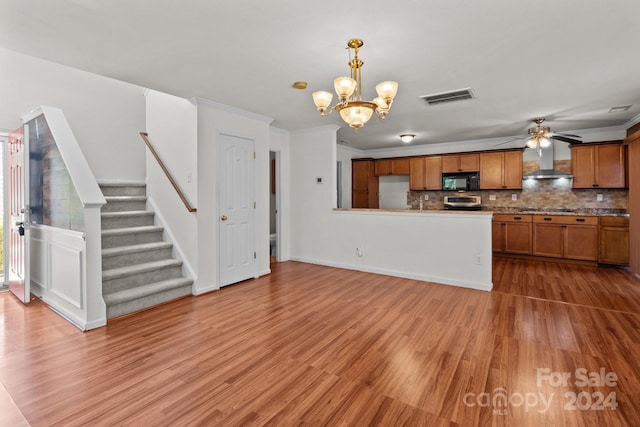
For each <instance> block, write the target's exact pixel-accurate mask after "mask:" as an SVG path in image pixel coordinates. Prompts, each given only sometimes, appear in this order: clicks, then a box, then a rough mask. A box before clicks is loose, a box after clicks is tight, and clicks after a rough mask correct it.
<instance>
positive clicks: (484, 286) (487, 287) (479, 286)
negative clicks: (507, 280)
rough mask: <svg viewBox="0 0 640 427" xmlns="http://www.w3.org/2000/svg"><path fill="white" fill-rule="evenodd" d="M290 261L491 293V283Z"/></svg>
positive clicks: (330, 263) (301, 260)
mask: <svg viewBox="0 0 640 427" xmlns="http://www.w3.org/2000/svg"><path fill="white" fill-rule="evenodd" d="M291 261H299V262H305V263H307V264H317V265H324V266H327V267H335V268H344V269H346V270H356V271H363V272H365V273H374V274H382V275H385V276H393V277H402V278H403V279H412V280H420V281H423V282H431V283H439V284H442V285H450V286H458V287H461V288H468V289H476V290H479V291H487V292H488V291H491V290H492V289H493V283H479V282H466V281H462V280H456V279H451V278H447V277H436V276H429V275H425V274H418V273H407V272H404V271H397V270H388V269H384V268H377V267H370V266H363V265H352V264H345V263H339V262H333V261H326V260H319V259H313V258H305V257H295V256H292V257H291Z"/></svg>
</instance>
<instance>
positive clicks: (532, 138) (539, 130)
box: [496, 117, 582, 149]
mask: <svg viewBox="0 0 640 427" xmlns="http://www.w3.org/2000/svg"><path fill="white" fill-rule="evenodd" d="M544 120H545V119H544V117H536V118H535V119H533V122H534V123H535V124H536V125H535V126H534V127H532V128H529V130H528V131H527V135H522V136H514V137H511V138H510V139H509V140H507V141H505V142H501V143H500V144H496V147H497V146H499V145H504V144H508V143H509V142H511V141H515V140H519V139H523V138H527V142H526V147H527V148H535V149H540V148H547V147H549V146H551V140H552V139H555V140H558V141H562V142H566V143H569V144H582V141H581V140H580V139H578V138H582V137H581V136H580V135H572V134H570V133H558V132H551V128H550V127H549V126H542V123H543V122H544Z"/></svg>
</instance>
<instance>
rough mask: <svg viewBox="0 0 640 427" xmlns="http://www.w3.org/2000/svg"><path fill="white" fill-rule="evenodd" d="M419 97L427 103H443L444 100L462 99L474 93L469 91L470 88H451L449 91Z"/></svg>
mask: <svg viewBox="0 0 640 427" xmlns="http://www.w3.org/2000/svg"><path fill="white" fill-rule="evenodd" d="M420 98H422V99H424V102H426V103H427V104H428V105H437V104H443V103H445V102H453V101H463V100H465V99H472V98H475V95H474V94H473V92H472V91H471V88H466V89H458V90H452V91H449V92H441V93H434V94H432V95H423V96H421V97H420Z"/></svg>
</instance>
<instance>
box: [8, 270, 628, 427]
mask: <svg viewBox="0 0 640 427" xmlns="http://www.w3.org/2000/svg"><path fill="white" fill-rule="evenodd" d="M272 269H273V270H272V274H270V275H268V276H265V277H262V278H260V279H257V280H250V281H246V282H242V283H239V284H236V285H233V286H229V287H226V288H224V289H223V290H220V291H217V292H212V293H209V294H205V295H202V296H199V297H191V298H185V299H181V300H178V301H175V302H172V303H169V304H166V305H163V306H160V307H157V308H154V309H152V310H147V311H144V312H141V313H137V314H136V315H133V316H127V317H123V318H121V319H117V320H114V321H112V322H110V323H109V325H108V326H107V327H105V328H101V329H98V330H94V331H89V332H86V333H82V332H80V331H78V330H77V329H75V328H74V327H73V326H71V325H69V324H68V323H67V322H66V321H64V320H63V319H61V318H60V317H59V316H57V315H56V314H55V313H53V312H51V311H50V310H49V309H48V308H47V307H46V306H45V305H44V304H42V303H41V302H40V301H37V300H36V301H34V302H33V303H32V304H31V305H30V306H28V307H25V306H22V305H21V304H19V303H18V302H17V300H16V299H15V298H13V297H12V296H11V295H9V294H7V293H3V294H0V308H2V310H3V311H2V317H1V319H2V320H0V330H1V332H2V334H1V335H0V382H1V384H0V385H1V386H2V387H4V388H5V389H6V392H7V393H8V395H9V396H10V397H11V398H12V399H13V401H15V405H16V407H17V408H18V409H19V411H20V412H21V413H22V414H24V417H25V419H26V420H27V421H28V422H29V423H30V424H31V425H33V426H52V425H61V426H62V425H64V426H81V425H132V426H133V425H159V426H162V425H171V426H175V425H221V426H227V425H274V426H275V425H278V426H283V425H284V426H289V425H301V426H318V425H384V426H387V425H412V426H413V425H425V426H433V425H442V426H444V425H460V426H476V425H482V426H485V425H487V426H512V425H518V426H539V425H585V426H586V425H597V426H603V425H621V426H625V425H629V426H633V425H640V402H638V399H637V397H638V396H640V363H638V362H639V357H640V356H639V355H640V302H639V300H638V299H637V297H638V296H640V293H639V291H638V289H640V280H638V279H637V278H636V277H635V276H633V275H631V274H630V273H628V272H626V271H625V270H622V269H608V268H606V269H605V268H602V269H598V268H594V267H590V266H574V265H568V264H559V263H548V262H540V261H532V260H511V259H507V258H497V259H496V260H495V266H494V287H495V291H494V292H482V291H475V290H470V289H463V288H457V287H452V286H444V285H438V284H431V283H426V282H420V281H414V280H408V279H399V278H392V277H388V276H381V275H375V274H370V273H362V272H356V271H347V270H340V269H334V268H328V267H321V266H316V265H310V264H302V263H296V262H286V263H280V264H274V265H272ZM601 368H604V369H605V370H606V371H607V372H614V373H615V374H616V375H617V376H618V379H617V381H616V385H615V386H611V387H610V386H578V385H576V384H575V380H576V379H575V378H573V379H572V381H569V382H568V383H567V384H562V385H558V384H555V385H552V384H550V383H549V381H546V380H545V381H542V383H541V384H539V379H538V377H537V375H538V370H539V369H548V370H550V372H555V373H558V374H562V373H570V374H571V375H572V376H573V377H575V373H576V370H579V369H586V370H587V372H599V370H600V369H601ZM611 392H613V393H615V397H616V402H617V403H618V407H617V408H616V410H612V409H610V408H605V409H603V410H591V409H585V410H566V408H565V406H566V405H567V397H566V393H576V394H579V393H587V394H588V396H587V394H584V395H583V399H587V398H589V399H592V400H593V398H594V397H593V396H597V394H598V393H607V394H608V393H611ZM500 393H505V395H506V396H507V397H511V398H515V399H516V400H515V401H514V400H512V401H509V400H507V401H506V403H505V401H504V399H501V396H502V395H501V394H500ZM594 393H595V394H594ZM518 396H522V398H532V396H538V397H540V396H542V398H546V399H549V407H548V408H546V407H545V406H544V405H543V401H541V400H538V401H537V402H535V403H536V404H535V405H532V406H526V405H524V404H519V403H521V402H519V401H518V400H517V398H518ZM483 399H484V400H483ZM4 416H5V415H4V414H0V424H2V422H4V421H5V420H6V418H3V417H4Z"/></svg>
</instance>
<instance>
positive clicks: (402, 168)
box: [375, 159, 409, 176]
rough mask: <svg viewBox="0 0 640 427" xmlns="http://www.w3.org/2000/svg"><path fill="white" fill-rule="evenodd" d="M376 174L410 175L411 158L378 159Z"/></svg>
mask: <svg viewBox="0 0 640 427" xmlns="http://www.w3.org/2000/svg"><path fill="white" fill-rule="evenodd" d="M375 175H376V176H383V175H409V159H380V160H376V161H375Z"/></svg>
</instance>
